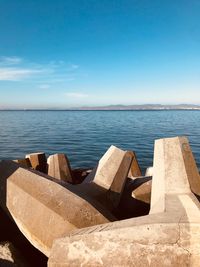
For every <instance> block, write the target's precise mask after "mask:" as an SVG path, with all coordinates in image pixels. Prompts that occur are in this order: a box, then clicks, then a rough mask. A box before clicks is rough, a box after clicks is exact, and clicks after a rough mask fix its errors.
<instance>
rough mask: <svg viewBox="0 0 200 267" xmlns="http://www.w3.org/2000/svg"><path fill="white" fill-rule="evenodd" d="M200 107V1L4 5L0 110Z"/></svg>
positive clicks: (0, 4) (20, 0) (6, 1)
mask: <svg viewBox="0 0 200 267" xmlns="http://www.w3.org/2000/svg"><path fill="white" fill-rule="evenodd" d="M147 103H152V104H156V103H159V104H180V103H188V104H200V1H199V0H190V1H189V0H173V1H172V0H166V1H165V0H163V1H160V0H151V1H150V0H132V1H131V0H115V1H113V0H87V1H86V0H73V1H71V0H57V1H54V0H42V1H41V0H17V1H16V0H0V109H2V108H68V107H80V106H102V105H115V104H124V105H130V104H147Z"/></svg>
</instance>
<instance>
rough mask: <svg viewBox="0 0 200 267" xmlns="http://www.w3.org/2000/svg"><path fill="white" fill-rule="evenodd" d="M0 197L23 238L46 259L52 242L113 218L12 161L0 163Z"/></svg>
mask: <svg viewBox="0 0 200 267" xmlns="http://www.w3.org/2000/svg"><path fill="white" fill-rule="evenodd" d="M55 180H56V179H55ZM0 194H1V198H0V205H1V207H2V208H3V209H4V210H5V211H6V212H7V213H8V214H11V216H12V218H13V219H14V221H15V222H16V224H17V225H18V227H19V229H20V230H21V232H22V233H23V234H24V235H25V236H26V238H27V239H28V240H29V241H30V242H31V243H32V244H33V245H34V246H35V247H36V248H38V249H39V250H40V251H41V252H43V253H44V254H45V255H47V256H48V255H49V251H50V248H51V246H52V242H53V240H54V239H56V238H58V237H62V236H64V235H66V234H68V233H70V232H71V231H72V230H74V229H77V228H83V227H87V226H92V225H97V224H101V223H105V222H109V221H110V220H113V219H114V218H113V216H111V215H110V214H109V213H108V212H107V213H106V212H105V216H104V215H103V214H102V213H103V208H102V207H101V206H100V205H95V203H94V201H93V205H91V204H90V203H89V202H88V201H86V200H85V199H83V198H81V197H79V196H77V195H75V194H74V193H72V192H70V191H69V190H68V189H67V188H65V187H64V186H62V185H60V184H59V183H56V182H54V181H53V178H51V177H49V176H47V175H46V176H45V175H42V174H41V173H39V172H37V171H33V170H28V169H25V168H23V167H20V165H19V164H17V163H14V162H12V161H2V162H0ZM94 206H95V207H97V208H98V209H99V210H101V208H102V210H101V211H99V210H98V209H97V208H95V207H94Z"/></svg>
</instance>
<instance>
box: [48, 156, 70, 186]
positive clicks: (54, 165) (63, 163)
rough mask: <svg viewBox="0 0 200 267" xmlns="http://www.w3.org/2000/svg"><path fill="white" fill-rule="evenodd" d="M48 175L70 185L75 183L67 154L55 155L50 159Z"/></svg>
mask: <svg viewBox="0 0 200 267" xmlns="http://www.w3.org/2000/svg"><path fill="white" fill-rule="evenodd" d="M47 164H48V175H49V176H52V177H54V178H56V179H59V180H62V181H64V182H68V183H74V179H73V174H72V171H71V167H70V163H69V160H68V158H67V156H66V155H65V154H54V155H51V156H49V157H48V159H47Z"/></svg>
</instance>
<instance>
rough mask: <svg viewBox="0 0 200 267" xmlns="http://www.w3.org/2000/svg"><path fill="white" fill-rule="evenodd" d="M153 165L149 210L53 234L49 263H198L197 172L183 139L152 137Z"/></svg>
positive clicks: (53, 266)
mask: <svg viewBox="0 0 200 267" xmlns="http://www.w3.org/2000/svg"><path fill="white" fill-rule="evenodd" d="M153 168H154V169H153V170H154V171H153V173H154V175H153V182H152V197H151V212H150V214H149V215H147V216H142V217H138V218H133V219H128V220H124V221H123V220H122V221H117V222H113V223H107V224H103V225H99V226H94V227H89V228H86V229H81V230H75V231H73V232H71V234H70V235H68V236H67V237H65V238H61V239H57V240H55V242H54V245H53V248H52V251H51V254H50V258H49V261H48V266H49V267H58V266H59V267H64V266H65V267H66V266H81V265H82V266H138V267H140V266H154V267H160V266H174V267H177V266H184V267H186V266H194V267H196V266H200V246H199V239H200V204H199V201H198V200H197V198H196V197H195V195H194V194H193V192H195V193H196V194H197V193H199V188H200V178H199V173H198V170H197V168H196V164H195V160H194V158H193V156H192V152H191V150H190V147H189V144H188V141H187V139H186V138H184V137H176V138H169V139H162V140H158V141H156V142H155V152H154V166H153Z"/></svg>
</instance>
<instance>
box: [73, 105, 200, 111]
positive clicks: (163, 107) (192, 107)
mask: <svg viewBox="0 0 200 267" xmlns="http://www.w3.org/2000/svg"><path fill="white" fill-rule="evenodd" d="M70 110H200V105H192V104H179V105H161V104H145V105H109V106H99V107H80V108H71V109H70Z"/></svg>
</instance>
